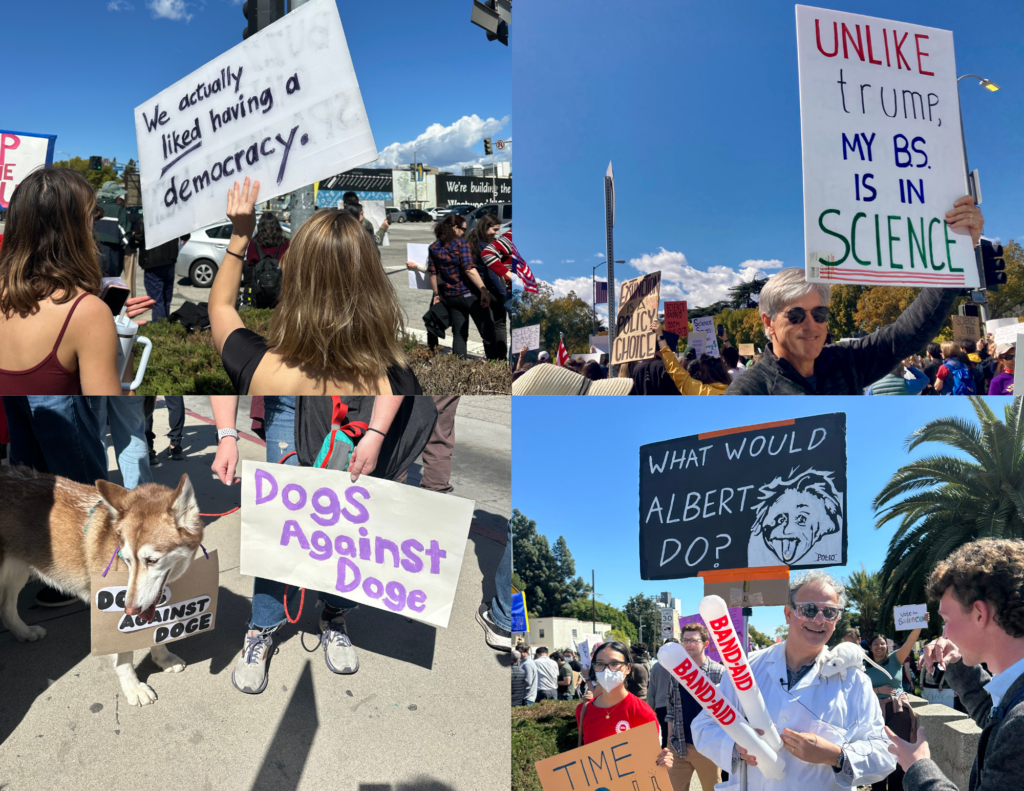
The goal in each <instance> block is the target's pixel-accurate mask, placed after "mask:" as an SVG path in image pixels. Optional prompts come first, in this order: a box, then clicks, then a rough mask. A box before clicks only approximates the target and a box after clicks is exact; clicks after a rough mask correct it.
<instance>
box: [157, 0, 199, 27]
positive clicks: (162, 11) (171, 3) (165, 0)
mask: <svg viewBox="0 0 1024 791" xmlns="http://www.w3.org/2000/svg"><path fill="white" fill-rule="evenodd" d="M147 5H148V6H149V9H150V10H151V11H152V12H153V16H155V17H157V18H161V17H162V18H164V19H173V20H175V21H177V20H179V19H184V20H185V21H186V22H188V21H190V20H191V19H192V15H191V14H190V13H188V8H187V6H186V5H185V0H149V3H147Z"/></svg>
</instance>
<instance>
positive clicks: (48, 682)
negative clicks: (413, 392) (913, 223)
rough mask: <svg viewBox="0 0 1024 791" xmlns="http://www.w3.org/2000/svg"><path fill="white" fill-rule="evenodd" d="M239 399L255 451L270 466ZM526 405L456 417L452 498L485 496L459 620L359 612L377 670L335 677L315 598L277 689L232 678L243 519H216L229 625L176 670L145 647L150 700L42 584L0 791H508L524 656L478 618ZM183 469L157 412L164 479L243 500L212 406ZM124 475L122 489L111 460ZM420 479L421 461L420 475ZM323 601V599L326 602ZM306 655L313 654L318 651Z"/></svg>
mask: <svg viewBox="0 0 1024 791" xmlns="http://www.w3.org/2000/svg"><path fill="white" fill-rule="evenodd" d="M246 401H247V400H246V399H243V400H242V403H241V405H240V409H239V415H240V417H239V421H238V428H239V430H240V431H241V432H243V437H242V439H241V441H240V442H239V448H240V455H241V458H242V459H253V460H260V459H263V458H265V447H264V446H263V444H262V443H261V442H260V441H259V440H258V439H256V438H255V437H252V435H251V433H249V423H248V421H247V420H246V419H245V416H246V415H247V414H248V404H247V403H246ZM510 402H511V399H510V398H509V397H475V398H474V397H464V398H463V399H462V401H461V402H460V405H459V411H458V413H457V417H456V424H455V425H456V428H455V435H456V445H455V451H454V454H453V472H452V484H453V486H454V487H455V491H454V495H455V496H461V497H467V498H472V499H474V500H476V510H475V512H474V520H473V528H472V530H471V532H470V535H469V540H468V542H467V547H466V554H465V557H464V559H463V565H462V571H461V574H460V577H459V584H458V589H457V592H456V596H455V603H454V607H453V610H452V616H451V622H450V624H449V627H448V628H447V629H436V628H434V627H430V626H427V625H425V624H421V623H417V622H414V621H410V620H408V619H405V618H403V617H400V616H397V615H395V614H393V613H390V612H386V611H383V610H377V609H371V608H368V607H365V606H364V607H360V608H359V609H358V610H356V611H355V612H353V613H352V614H351V615H350V616H349V618H348V626H349V634H350V636H351V638H352V641H353V644H354V645H355V647H356V650H357V651H358V653H359V658H360V663H361V667H360V669H359V672H358V673H357V674H355V675H352V676H338V675H335V674H333V673H331V672H330V671H329V670H328V669H327V667H326V666H325V664H324V659H323V653H322V651H321V650H317V649H316V645H317V639H318V638H317V636H316V628H317V617H318V616H317V611H316V610H315V608H314V606H313V603H314V602H315V597H307V602H306V606H305V609H304V610H303V613H302V616H301V619H300V622H299V623H298V624H296V625H295V626H291V625H288V626H286V628H285V629H283V630H282V631H281V632H279V633H278V635H276V640H275V648H277V649H278V652H277V653H276V654H275V656H274V657H273V659H272V660H271V663H270V683H269V684H268V686H267V689H266V690H265V691H264V692H263V693H262V694H260V695H243V694H242V693H240V692H238V691H236V690H235V689H234V688H233V687H232V686H231V669H232V667H233V665H234V662H235V660H236V658H237V657H238V655H239V653H240V651H241V648H242V642H243V637H244V633H245V626H246V622H247V620H248V618H249V613H250V606H251V604H250V603H251V595H252V578H251V577H243V576H242V575H241V574H239V570H238V563H239V529H240V517H239V514H238V512H235V513H234V514H231V515H229V516H224V517H221V518H218V519H207V520H205V521H206V532H205V536H204V540H203V543H204V544H205V546H206V548H207V549H208V550H209V549H216V550H218V553H219V557H220V564H221V570H220V591H219V603H218V611H217V622H216V623H217V625H216V628H215V629H214V630H213V631H212V632H209V633H206V634H200V635H197V636H195V637H192V638H188V639H186V640H181V641H179V642H177V643H176V644H175V645H174V646H173V648H172V650H173V651H174V653H176V654H177V655H178V656H180V657H181V658H182V659H184V660H185V661H186V662H187V667H186V669H185V671H184V672H183V673H179V674H163V673H161V672H160V671H159V669H158V668H157V667H156V665H154V664H153V662H152V660H150V659H149V657H148V654H147V653H143V652H142V651H136V652H135V661H136V665H137V668H138V670H137V672H138V675H139V678H140V679H141V680H143V681H145V682H146V683H148V684H150V686H152V687H153V689H154V690H155V691H156V692H157V695H158V696H159V699H158V700H157V701H156V703H154V704H153V705H150V706H146V707H143V708H134V707H130V706H128V705H126V702H125V699H124V695H123V694H122V693H121V689H120V685H119V684H118V681H117V677H116V676H115V674H114V672H113V669H112V667H111V661H110V659H109V657H90V656H89V616H88V611H87V609H86V607H85V606H84V605H83V604H74V605H70V606H68V607H65V608H61V609H41V608H39V607H37V606H36V605H35V603H34V596H35V593H36V591H37V590H38V589H39V587H40V585H39V583H36V582H32V583H29V585H27V586H26V588H25V590H24V591H22V594H21V597H20V602H19V611H20V612H21V614H22V617H23V618H24V620H25V621H26V622H27V623H29V624H36V623H39V624H45V625H46V628H47V635H46V637H45V638H43V639H42V640H39V641H37V642H35V643H18V642H17V641H16V640H15V639H14V637H13V636H12V635H11V634H10V633H9V632H8V631H7V630H5V629H0V683H2V690H3V691H2V693H0V699H2V705H0V789H3V791H42V790H44V789H58V788H59V789H74V790H75V791H78V790H79V789H82V790H84V791H92V790H93V789H96V791H117V790H118V789H121V788H133V787H134V788H150V787H168V788H180V789H186V791H188V790H190V789H204V791H205V789H218V791H233V790H234V789H240V790H242V789H245V790H249V791H256V790H259V791H263V789H267V790H268V791H269V790H270V789H273V791H298V789H311V790H312V789H316V791H322V789H353V791H414V790H415V791H456V790H461V789H466V791H470V789H472V791H481V790H483V791H491V789H493V791H499V789H501V791H504V790H505V789H507V788H508V783H509V776H510V749H511V744H510V734H509V724H508V723H509V720H508V706H509V697H508V689H509V687H508V684H509V670H508V661H509V660H508V657H509V655H508V654H502V653H498V652H495V651H493V650H491V649H490V648H488V647H487V645H486V643H485V642H484V638H483V631H482V630H481V628H480V626H479V625H478V624H477V623H476V622H475V620H474V615H475V612H476V609H477V607H478V606H479V604H480V603H481V602H482V601H490V599H491V597H492V596H493V595H494V591H495V587H494V574H495V571H496V569H497V566H498V562H499V560H500V558H501V555H502V552H503V551H504V546H503V542H504V540H505V524H506V521H507V519H508V518H509V516H510V515H511V491H510V476H511V403H510ZM185 404H186V409H187V410H189V411H188V413H187V415H186V420H185V434H184V446H185V452H186V454H187V458H186V460H185V461H180V462H176V461H172V460H170V459H169V458H168V457H167V447H168V440H167V438H166V432H167V426H168V422H167V410H166V408H165V406H164V403H163V400H162V399H161V400H159V401H158V402H157V410H156V413H155V421H154V423H155V431H156V434H157V439H156V448H157V450H158V451H159V452H160V455H161V458H162V459H163V462H162V464H161V465H160V466H158V467H155V468H154V470H153V473H154V477H155V479H156V481H157V482H158V483H163V484H167V485H169V486H174V485H176V484H177V481H178V479H179V478H180V476H181V474H182V473H183V472H186V473H188V474H189V477H190V478H191V480H192V483H193V485H194V487H195V489H196V494H197V497H198V499H199V503H200V506H201V508H202V509H203V511H204V512H207V513H221V512H224V511H227V510H229V509H230V508H232V507H233V506H235V505H237V504H238V497H239V492H238V487H237V486H234V487H225V486H223V485H222V484H220V483H219V481H217V480H216V479H215V478H214V477H213V474H212V472H211V470H210V464H211V463H212V461H213V457H214V453H215V448H216V434H215V430H214V427H213V425H212V422H210V421H209V402H208V399H204V398H200V397H186V400H185ZM110 469H111V471H112V472H111V480H114V481H117V482H119V481H120V475H119V473H118V472H117V471H116V466H115V464H114V460H113V454H112V453H111V454H110ZM419 477H420V468H419V463H418V462H417V464H416V465H414V467H413V468H412V469H411V470H410V475H409V483H411V484H415V483H417V482H418V480H419ZM310 599H312V601H311V600H310ZM304 649H305V650H304Z"/></svg>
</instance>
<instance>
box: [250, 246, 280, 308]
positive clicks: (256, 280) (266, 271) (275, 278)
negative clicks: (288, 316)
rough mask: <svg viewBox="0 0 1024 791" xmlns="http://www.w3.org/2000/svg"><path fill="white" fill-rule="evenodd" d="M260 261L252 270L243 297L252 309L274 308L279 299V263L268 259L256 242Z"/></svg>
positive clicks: (273, 259) (274, 259)
mask: <svg viewBox="0 0 1024 791" xmlns="http://www.w3.org/2000/svg"><path fill="white" fill-rule="evenodd" d="M253 244H255V245H256V252H257V253H259V255H260V260H259V261H257V262H256V265H255V266H253V268H252V277H251V279H250V281H249V286H248V288H247V289H246V293H245V295H244V297H243V300H244V302H245V304H247V305H249V307H254V308H275V307H277V303H278V301H279V300H280V299H281V262H280V261H278V260H277V259H276V258H271V257H269V256H268V255H267V254H266V253H264V252H263V250H262V249H261V248H260V246H259V245H258V244H256V242H253Z"/></svg>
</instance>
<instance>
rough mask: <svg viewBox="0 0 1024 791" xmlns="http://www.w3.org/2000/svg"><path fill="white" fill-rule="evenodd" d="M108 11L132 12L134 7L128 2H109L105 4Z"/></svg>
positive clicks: (124, 0) (115, 0) (114, 0)
mask: <svg viewBox="0 0 1024 791" xmlns="http://www.w3.org/2000/svg"><path fill="white" fill-rule="evenodd" d="M107 10H108V11H134V10H135V6H133V5H132V4H131V3H129V2H128V0H110V2H109V3H107Z"/></svg>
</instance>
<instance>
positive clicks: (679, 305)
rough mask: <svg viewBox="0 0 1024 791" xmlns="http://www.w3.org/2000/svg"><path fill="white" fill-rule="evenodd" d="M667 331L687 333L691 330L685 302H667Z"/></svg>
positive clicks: (679, 333) (675, 333)
mask: <svg viewBox="0 0 1024 791" xmlns="http://www.w3.org/2000/svg"><path fill="white" fill-rule="evenodd" d="M665 332H671V333H673V334H674V335H686V334H687V333H688V332H689V320H688V319H687V318H686V303H685V302H666V303H665Z"/></svg>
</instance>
